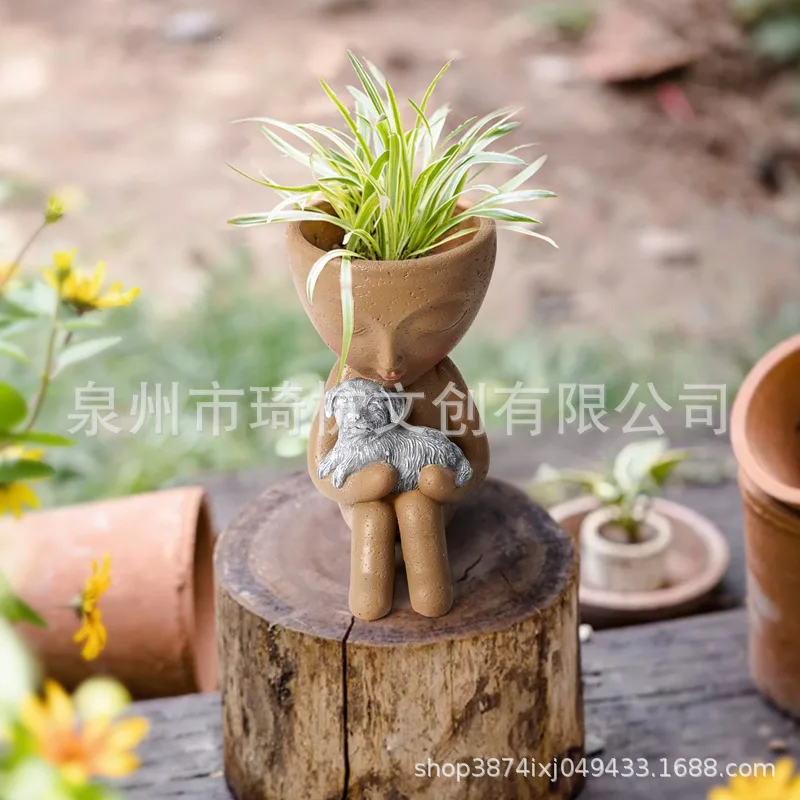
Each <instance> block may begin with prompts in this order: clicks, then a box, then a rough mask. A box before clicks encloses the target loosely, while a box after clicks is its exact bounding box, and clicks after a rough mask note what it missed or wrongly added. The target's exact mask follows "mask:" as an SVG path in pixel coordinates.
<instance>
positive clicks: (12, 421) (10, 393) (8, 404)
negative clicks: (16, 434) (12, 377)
mask: <svg viewBox="0 0 800 800" xmlns="http://www.w3.org/2000/svg"><path fill="white" fill-rule="evenodd" d="M27 415H28V404H27V403H26V402H25V398H24V397H23V396H22V395H21V394H20V393H19V392H18V391H17V390H16V389H15V388H14V387H13V386H9V385H8V384H7V383H0V429H2V430H10V429H11V428H14V427H16V426H17V425H19V424H20V423H21V422H22V421H23V420H24V419H25V417H26V416H27Z"/></svg>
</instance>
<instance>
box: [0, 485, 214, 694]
mask: <svg viewBox="0 0 800 800" xmlns="http://www.w3.org/2000/svg"><path fill="white" fill-rule="evenodd" d="M212 550H213V534H212V528H211V519H210V515H209V510H208V506H207V503H206V498H205V494H204V492H203V490H202V489H201V488H199V487H188V488H178V489H169V490H166V491H161V492H152V493H149V494H140V495H135V496H132V497H123V498H119V499H115V500H107V501H101V502H97V503H88V504H85V505H76V506H69V507H66V508H59V509H55V510H52V511H44V512H40V513H36V514H29V515H27V516H25V517H23V518H22V519H21V520H19V521H14V520H9V521H4V522H3V523H2V524H1V525H0V564H2V565H3V570H4V571H5V572H6V574H7V575H8V577H9V579H10V580H11V583H12V586H13V587H14V590H15V591H16V592H17V593H18V594H19V595H20V597H22V599H23V600H25V601H26V602H27V603H29V604H30V605H31V606H33V607H34V608H35V609H36V610H37V611H38V612H39V613H40V614H41V615H42V616H43V617H44V618H45V620H46V621H47V623H48V627H47V629H44V630H40V629H38V628H34V627H32V626H30V625H22V626H20V630H21V631H23V632H24V634H25V636H26V638H27V639H28V640H29V641H30V643H31V645H32V646H33V647H34V648H35V649H36V651H37V652H38V654H39V656H40V658H41V659H42V661H43V663H44V665H45V669H46V671H47V673H48V674H49V675H51V676H52V677H54V678H56V679H57V680H59V681H61V682H63V683H64V684H65V685H67V686H68V687H73V686H75V685H76V684H78V683H79V682H80V681H82V680H84V679H85V678H87V677H90V676H92V675H97V674H103V673H107V674H111V675H113V676H115V677H117V678H119V679H120V680H121V681H122V682H123V683H124V684H125V685H126V686H127V687H128V689H129V690H130V692H131V693H132V694H133V695H134V696H135V697H139V698H145V697H165V696H171V695H178V694H186V693H189V692H196V691H210V690H212V689H215V688H216V687H217V682H218V680H217V673H218V670H217V655H216V648H215V642H214V585H213V583H214V580H213V568H212ZM106 554H108V555H110V556H111V560H112V566H111V578H112V582H111V587H110V588H109V590H108V592H107V593H106V594H105V595H103V597H102V598H101V600H100V609H101V611H102V614H103V622H104V623H105V626H106V628H107V629H108V644H107V647H106V649H105V651H104V652H103V653H102V654H101V656H100V657H99V658H98V659H97V660H95V661H90V662H86V661H84V660H83V659H82V658H81V656H80V645H78V644H75V643H74V642H73V641H72V637H73V635H74V634H75V632H76V631H77V630H78V624H79V623H78V620H77V618H76V616H75V612H74V611H73V610H72V609H71V608H69V607H68V604H69V603H70V602H71V601H72V599H73V598H75V597H76V595H78V594H79V593H80V591H81V589H82V588H83V585H84V583H85V581H86V578H87V577H88V576H89V574H90V562H91V561H92V560H96V561H98V562H100V561H101V560H102V559H103V557H104V556H105V555H106Z"/></svg>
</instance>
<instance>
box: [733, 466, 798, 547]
mask: <svg viewBox="0 0 800 800" xmlns="http://www.w3.org/2000/svg"><path fill="white" fill-rule="evenodd" d="M737 483H738V485H739V492H740V493H741V495H742V501H743V502H744V503H745V505H746V506H747V508H749V509H750V511H752V513H754V514H757V515H758V516H759V517H761V519H763V520H764V521H765V522H767V523H768V524H769V525H774V526H777V527H778V528H780V530H781V531H782V532H783V533H788V534H791V535H793V536H800V509H798V508H796V507H795V506H791V505H787V504H786V503H782V502H781V501H780V500H776V499H775V498H774V497H771V496H770V495H768V494H767V493H766V492H764V491H763V490H762V489H761V488H760V487H759V486H758V485H757V484H756V483H755V481H754V480H753V479H752V478H751V476H750V475H749V473H747V472H745V470H744V469H742V468H741V467H740V468H739V474H738V475H737Z"/></svg>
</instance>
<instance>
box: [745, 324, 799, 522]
mask: <svg viewBox="0 0 800 800" xmlns="http://www.w3.org/2000/svg"><path fill="white" fill-rule="evenodd" d="M798 351H800V334H796V335H795V336H792V337H790V338H789V339H786V340H785V341H783V342H781V343H780V344H778V345H776V346H775V347H773V348H772V349H771V350H769V351H768V352H767V353H766V355H764V356H763V357H762V358H760V359H759V360H758V362H757V363H756V365H755V366H754V367H753V369H752V370H750V372H749V373H748V375H747V377H746V378H745V379H744V381H743V382H742V385H741V387H740V389H739V392H738V394H737V395H736V400H735V401H734V403H733V408H732V409H731V445H732V446H733V454H734V455H735V456H736V460H737V461H738V462H739V466H740V467H741V469H742V470H744V472H745V473H746V474H747V477H748V478H749V479H750V480H751V481H752V482H753V483H754V484H755V485H756V486H757V487H758V488H759V489H761V491H763V492H764V493H765V494H767V495H769V496H770V497H773V498H774V499H775V500H778V501H780V502H782V503H785V504H786V505H789V506H792V507H794V508H800V488H797V487H793V486H789V485H788V484H785V483H783V482H781V481H779V480H777V479H776V478H774V477H772V476H771V475H770V474H769V473H768V472H767V471H766V470H764V469H763V468H762V467H761V465H760V464H759V463H758V460H757V459H756V457H755V455H754V453H753V450H752V448H751V447H750V441H749V439H748V436H747V418H748V412H749V410H750V405H751V403H752V400H753V397H754V395H755V393H756V391H757V390H758V388H759V386H760V385H761V383H762V381H763V380H764V379H765V378H766V376H767V375H769V373H770V372H772V370H773V369H775V368H776V367H777V366H778V365H779V364H780V363H781V362H782V361H784V360H785V359H786V358H788V357H789V356H791V355H793V354H795V353H796V352H798Z"/></svg>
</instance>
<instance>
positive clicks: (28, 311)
mask: <svg viewBox="0 0 800 800" xmlns="http://www.w3.org/2000/svg"><path fill="white" fill-rule="evenodd" d="M7 299H8V300H9V301H10V302H11V303H12V304H13V305H14V306H16V308H17V310H18V314H19V316H27V317H42V316H47V317H49V316H52V314H53V309H54V308H55V304H56V300H57V296H56V292H55V289H53V287H52V286H49V285H48V284H46V283H44V281H36V282H35V283H32V284H30V285H29V286H25V287H23V288H21V289H16V290H15V291H13V292H10V293H9V296H8V298H7Z"/></svg>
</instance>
